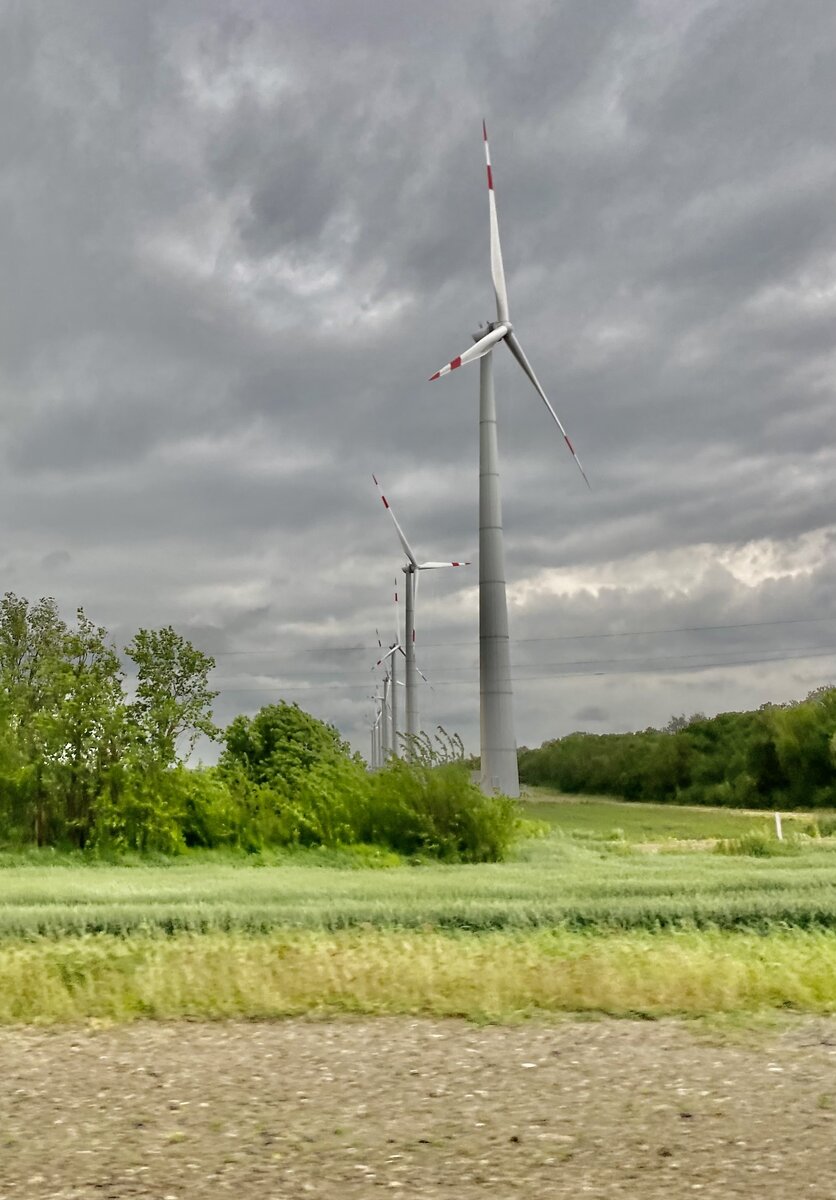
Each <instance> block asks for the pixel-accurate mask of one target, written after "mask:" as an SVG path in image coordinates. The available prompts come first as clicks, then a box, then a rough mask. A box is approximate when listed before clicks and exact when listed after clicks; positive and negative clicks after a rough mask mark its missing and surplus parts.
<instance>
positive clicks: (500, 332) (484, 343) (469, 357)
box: [430, 325, 508, 382]
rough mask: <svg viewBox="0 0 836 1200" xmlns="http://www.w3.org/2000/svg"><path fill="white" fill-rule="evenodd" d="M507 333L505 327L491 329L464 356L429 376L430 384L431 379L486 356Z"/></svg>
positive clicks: (438, 377)
mask: <svg viewBox="0 0 836 1200" xmlns="http://www.w3.org/2000/svg"><path fill="white" fill-rule="evenodd" d="M507 332H508V326H507V325H497V326H496V328H495V329H491V330H490V331H489V332H488V333H486V334H485V336H484V337H483V338H480V339H479V341H478V342H476V343H474V345H472V346H471V347H470V349H469V350H465V352H464V354H460V355H459V357H458V358H454V359H453V361H452V362H449V363H448V364H447V366H446V367H442V368H441V370H440V371H436V373H435V375H431V376H430V382H432V380H433V379H440V378H441V376H442V375H449V374H450V372H451V371H455V370H456V368H457V367H463V366H465V364H466V363H469V362H475V361H476V359H477V358H481V357H482V355H483V354H487V353H488V351H489V350H490V348H491V347H492V346H495V345H496V343H497V342H500V341H502V339H503V338H504V337H505V335H506V333H507Z"/></svg>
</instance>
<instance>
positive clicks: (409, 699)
mask: <svg viewBox="0 0 836 1200" xmlns="http://www.w3.org/2000/svg"><path fill="white" fill-rule="evenodd" d="M372 479H373V480H374V481H375V484H376V485H377V490H378V491H379V492H380V499H381V500H382V501H383V507H384V508H385V509H386V511H387V512H388V513H389V516H390V517H391V518H392V520H393V522H394V524H395V531H396V532H397V535H398V539H399V541H400V543H401V546H402V547H403V551H404V554H405V555H406V563H405V564H404V568H403V571H404V574H405V576H406V621H405V625H404V642H405V643H406V735H407V754H411V752H412V747H413V745H414V741H413V739H414V738H416V737H417V736H418V733H419V731H420V720H419V717H418V676H419V675H420V674H422V673H421V672H420V671H419V670H418V666H417V664H416V662H415V603H416V600H417V597H418V578H419V575H420V572H421V571H436V570H439V569H440V568H442V567H469V566H470V563H467V562H422V563H419V562H418V559H417V558H416V557H415V552H414V551H413V549H412V547H411V546H410V544H409V542H408V541H407V539H406V534H405V533H404V531H403V530H402V529H401V526H400V522H399V521H398V518H397V517H396V516H395V514H394V512H393V511H392V506H391V505H390V503H389V501H388V500H387V499H386V497H385V495H384V494H383V488H382V487H381V486H380V483H379V481H378V478H377V476H376V475H372ZM422 677H423V678H424V679H426V675H424V676H422Z"/></svg>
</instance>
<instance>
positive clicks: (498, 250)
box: [482, 121, 509, 321]
mask: <svg viewBox="0 0 836 1200" xmlns="http://www.w3.org/2000/svg"><path fill="white" fill-rule="evenodd" d="M482 138H483V139H484V142H485V162H486V163H487V167H488V206H489V208H490V214H491V278H492V279H493V290H494V292H495V294H496V319H497V320H498V321H507V320H508V319H509V316H508V289H507V288H506V286H505V268H504V266H503V265H502V247H501V246H500V244H499V221H498V220H497V216H496V196H495V194H494V190H493V171H492V170H491V151H490V147H489V146H488V131H487V128H486V127H485V122H484V121H483V122H482Z"/></svg>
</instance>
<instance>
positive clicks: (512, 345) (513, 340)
mask: <svg viewBox="0 0 836 1200" xmlns="http://www.w3.org/2000/svg"><path fill="white" fill-rule="evenodd" d="M505 342H506V344H507V346H508V349H509V350H510V351H511V353H512V354H513V356H514V358H515V359H516V360H517V362H518V363H519V364H520V366H521V367H522V369H523V370H524V371H525V373H526V375H527V376H528V378H529V379H530V380H531V382H532V383H533V384H534V387H535V389H536V391H537V394H538V395H539V397H540V399H541V400H542V401H543V403H544V404H545V406H546V408H547V409H548V410H549V412H550V413H551V415H552V416H553V417H554V419H555V421H556V422H557V427H558V429H559V430H560V432H561V433H562V434H563V440H564V442H565V443H566V445H567V446H568V447H569V449H570V451H571V453H572V458H574V460H575V462H576V463H577V464H578V470H579V471H580V473H581V475H583V478H584V482H585V483H586V486H587V487H590V483H589V480H588V479H587V478H586V471H585V470H584V469H583V467H582V466H581V460H580V459H579V458H578V456H577V454H576V453H575V447H574V446H573V445H572V443H571V442H570V441H569V434H568V433H567V432H566V430H565V429H564V428H563V424H562V423H561V420H560V417H559V416H558V415H557V413H556V412H555V411H554V409H553V408H552V406H551V404H550V403H549V400H548V397H547V396H546V393H545V392H544V391H543V389H542V387H541V386H540V380H539V379H538V378H537V376H536V375H535V374H534V371H533V369H532V367H531V363H530V362H529V361H528V359H527V358H526V356H525V353H524V351H523V348H522V346H521V345H520V343H519V342H518V341H517V335H516V334H515V333H514V332H513V330H512V331H511V332H510V333H509V334H508V336H507V337H506V339H505Z"/></svg>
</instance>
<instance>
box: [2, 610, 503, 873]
mask: <svg viewBox="0 0 836 1200" xmlns="http://www.w3.org/2000/svg"><path fill="white" fill-rule="evenodd" d="M124 653H125V656H126V658H127V659H128V660H130V662H131V663H132V664H133V672H132V674H133V675H134V676H135V678H134V681H133V687H132V689H131V690H130V693H129V691H128V689H126V672H125V669H124V668H123V665H122V660H121V658H120V655H119V653H118V651H117V649H116V647H115V646H114V645H113V643H112V641H111V640H110V638H109V635H108V632H107V630H106V629H105V628H104V627H102V626H100V625H97V624H95V622H93V621H91V620H90V618H89V617H88V616H87V615H86V613H85V612H84V610H83V609H78V610H77V612H76V617H75V622H74V623H72V624H70V623H67V622H66V621H64V619H63V618H62V617H61V615H60V613H59V610H58V607H57V605H56V602H55V600H53V599H52V598H50V597H44V598H42V599H40V600H39V601H37V602H36V603H30V602H29V601H28V600H26V599H23V598H21V597H18V596H16V595H14V594H13V593H11V592H10V593H7V594H6V595H5V596H4V598H3V600H2V602H0V845H8V846H21V845H29V844H34V845H37V846H68V847H76V848H78V849H82V850H91V851H96V850H97V849H101V848H103V847H111V848H116V849H121V850H138V851H140V852H143V851H162V852H165V853H178V852H180V851H183V850H186V849H188V848H189V847H215V846H231V847H238V848H241V849H244V850H249V851H256V850H259V849H261V848H264V847H267V846H279V845H309V846H313V845H324V846H338V845H347V844H348V845H350V844H356V843H364V844H373V845H378V846H384V847H388V848H391V849H393V850H396V851H399V852H401V853H405V854H413V855H414V854H427V855H431V856H434V857H439V858H447V859H451V860H459V861H481V860H485V859H498V858H501V857H502V856H503V855H504V853H505V851H506V850H507V848H508V846H509V845H510V843H511V841H512V840H513V838H514V837H515V836H516V833H517V830H518V826H519V819H518V816H517V813H516V809H515V807H514V806H513V804H511V802H510V801H507V800H505V799H504V798H495V799H489V798H486V797H483V796H482V795H481V793H480V792H479V790H478V789H477V788H475V787H474V786H473V785H472V784H471V782H470V778H469V774H468V771H467V768H466V766H465V764H464V763H463V762H461V761H459V760H458V759H457V760H456V761H452V759H453V758H457V756H456V754H455V750H456V746H457V745H458V746H459V748H460V743H456V742H455V739H447V740H446V742H443V741H442V743H441V747H442V751H444V752H439V753H435V754H431V753H423V754H422V755H421V756H420V758H419V760H418V761H416V762H414V763H411V764H409V765H407V764H405V763H403V762H400V761H398V760H396V761H393V762H392V763H391V764H389V765H388V766H387V767H386V769H384V770H382V771H378V772H376V773H375V774H374V775H371V774H370V773H369V772H368V771H367V769H366V765H365V763H364V762H363V760H362V759H361V758H360V756H359V755H357V754H353V753H352V751H351V748H350V746H349V745H348V744H347V743H346V742H345V741H344V740H343V739H342V738H341V737H340V735H339V733H338V731H337V730H336V729H335V728H334V727H333V726H332V725H329V724H327V723H325V722H322V721H319V720H317V719H316V718H315V717H313V716H311V715H310V714H309V713H306V712H304V711H303V710H302V709H300V708H299V707H298V706H297V705H295V704H286V703H284V702H281V701H280V702H279V703H276V704H270V705H266V706H265V707H263V708H262V709H261V710H260V711H259V712H258V713H257V714H255V716H252V717H250V716H244V715H241V716H238V717H236V718H235V719H234V720H233V721H232V722H231V723H230V725H229V726H228V727H227V728H226V729H225V730H222V729H220V728H218V726H217V725H216V724H215V723H214V721H213V715H212V705H213V702H214V700H215V698H216V696H217V692H216V691H214V690H213V689H212V688H211V686H210V682H209V675H210V672H211V671H212V669H213V668H214V666H215V662H214V659H213V658H212V657H211V656H210V655H208V654H205V653H203V652H202V651H201V650H199V649H197V648H196V647H195V646H194V645H192V643H191V642H189V641H188V640H187V639H186V638H184V637H182V636H181V635H180V634H178V633H177V632H176V631H175V630H174V629H173V628H172V627H171V626H166V627H165V628H162V629H156V630H150V629H140V630H139V631H138V632H137V633H136V634H135V635H134V636H133V638H132V639H131V640H130V642H128V644H127V645H126V646H125V647H124ZM201 734H202V735H205V736H206V737H208V738H211V739H215V740H219V741H220V742H221V743H222V745H223V750H222V752H221V754H220V759H219V762H218V764H217V766H214V767H201V768H196V769H192V768H189V767H188V766H187V760H188V758H189V755H190V754H191V752H192V750H193V749H194V746H195V743H196V741H197V738H198V737H199V736H200V735H201ZM425 750H426V747H425ZM445 759H446V760H451V761H440V760H445Z"/></svg>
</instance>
